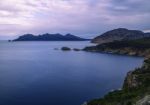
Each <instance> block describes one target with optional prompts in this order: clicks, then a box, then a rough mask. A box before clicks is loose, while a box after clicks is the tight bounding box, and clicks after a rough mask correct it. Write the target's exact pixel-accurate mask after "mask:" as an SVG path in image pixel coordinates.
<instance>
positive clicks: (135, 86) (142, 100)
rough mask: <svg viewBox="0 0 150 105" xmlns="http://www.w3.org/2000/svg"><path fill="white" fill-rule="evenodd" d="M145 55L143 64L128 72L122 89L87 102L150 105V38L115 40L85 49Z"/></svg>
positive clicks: (98, 104) (101, 104) (100, 104)
mask: <svg viewBox="0 0 150 105" xmlns="http://www.w3.org/2000/svg"><path fill="white" fill-rule="evenodd" d="M83 50H84V51H90V52H103V53H112V54H122V55H130V56H143V57H145V60H144V63H143V66H142V67H141V68H137V69H135V70H133V71H130V72H128V73H127V76H126V78H125V80H124V83H123V86H122V88H121V90H115V91H113V92H109V93H108V94H106V95H105V96H104V97H103V98H100V99H94V100H91V101H89V102H87V105H150V96H149V95H150V39H149V38H148V39H140V40H139V39H138V40H134V41H115V42H110V43H105V44H99V45H96V46H90V47H86V48H84V49H83Z"/></svg>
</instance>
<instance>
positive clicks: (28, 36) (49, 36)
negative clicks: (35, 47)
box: [13, 33, 90, 41]
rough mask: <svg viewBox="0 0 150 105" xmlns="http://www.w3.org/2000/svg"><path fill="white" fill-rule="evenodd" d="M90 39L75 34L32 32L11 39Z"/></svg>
mask: <svg viewBox="0 0 150 105" xmlns="http://www.w3.org/2000/svg"><path fill="white" fill-rule="evenodd" d="M86 40H90V39H84V38H80V37H78V36H75V35H71V34H66V35H61V34H49V33H46V34H43V35H38V36H36V35H33V34H25V35H22V36H19V38H17V39H15V40H13V41H86Z"/></svg>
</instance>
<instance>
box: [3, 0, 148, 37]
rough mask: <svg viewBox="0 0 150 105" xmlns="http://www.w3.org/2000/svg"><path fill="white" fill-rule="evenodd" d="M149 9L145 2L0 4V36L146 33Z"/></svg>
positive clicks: (21, 0) (19, 0) (23, 0)
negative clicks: (119, 31)
mask: <svg viewBox="0 0 150 105" xmlns="http://www.w3.org/2000/svg"><path fill="white" fill-rule="evenodd" d="M149 5H150V1H149V0H144V1H143V0H38V1H37V0H5V1H0V36H1V37H2V36H3V37H4V36H5V38H10V37H11V38H12V37H13V36H14V37H15V36H16V35H21V34H25V33H33V34H41V33H46V32H49V33H73V34H77V35H80V36H82V37H94V36H96V35H98V34H100V33H102V32H104V31H107V30H110V29H113V28H118V27H126V28H131V29H140V30H149V29H150V21H149V18H150V6H149ZM1 37H0V38H1Z"/></svg>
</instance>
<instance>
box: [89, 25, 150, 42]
mask: <svg viewBox="0 0 150 105" xmlns="http://www.w3.org/2000/svg"><path fill="white" fill-rule="evenodd" d="M145 37H150V33H144V32H142V31H139V30H128V29H125V28H118V29H114V30H111V31H108V32H106V33H104V34H102V35H100V36H97V37H95V38H94V39H93V40H92V41H91V42H92V43H98V44H102V43H108V42H113V41H122V40H134V39H140V38H145Z"/></svg>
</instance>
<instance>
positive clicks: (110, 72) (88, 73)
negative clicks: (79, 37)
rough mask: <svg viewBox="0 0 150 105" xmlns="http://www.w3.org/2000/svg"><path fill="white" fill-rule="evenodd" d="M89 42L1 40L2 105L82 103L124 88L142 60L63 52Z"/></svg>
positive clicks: (74, 104) (0, 102) (0, 95)
mask: <svg viewBox="0 0 150 105" xmlns="http://www.w3.org/2000/svg"><path fill="white" fill-rule="evenodd" d="M88 45H90V43H89V42H88V41H83V42H5V41H4V42H0V105H81V104H82V103H83V102H85V101H88V100H91V99H94V98H99V97H102V96H103V95H104V94H106V93H107V92H109V91H111V90H113V89H119V88H121V86H122V84H123V81H124V78H125V76H126V73H127V72H128V71H130V70H133V69H134V68H136V67H140V66H141V65H142V62H143V58H141V57H131V56H121V55H111V54H101V53H91V52H84V51H79V52H76V51H61V50H54V49H55V48H58V49H60V48H61V47H63V46H68V47H71V48H83V47H85V46H88Z"/></svg>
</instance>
